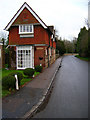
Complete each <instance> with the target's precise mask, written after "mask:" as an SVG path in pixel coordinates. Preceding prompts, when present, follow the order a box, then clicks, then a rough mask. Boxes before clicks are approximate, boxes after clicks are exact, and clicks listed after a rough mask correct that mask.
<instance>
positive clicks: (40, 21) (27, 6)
mask: <svg viewBox="0 0 90 120" xmlns="http://www.w3.org/2000/svg"><path fill="white" fill-rule="evenodd" d="M26 9H27V10H28V11H29V12H30V14H32V16H33V17H35V19H33V17H32V20H33V21H31V22H37V21H38V23H40V24H41V25H42V26H43V27H44V28H45V29H47V28H48V27H47V25H46V24H45V23H44V22H43V21H42V20H41V18H40V17H39V16H38V15H37V14H36V13H35V12H34V11H33V9H32V8H31V7H30V6H29V5H28V4H27V3H26V2H25V3H24V4H23V5H22V6H21V8H20V9H19V10H18V12H17V13H16V14H15V15H14V17H13V18H12V19H11V21H10V22H9V23H8V25H7V26H6V27H5V30H9V28H10V27H11V26H12V24H16V23H18V24H19V23H20V21H17V20H16V19H17V18H18V17H19V15H20V14H21V15H22V13H21V12H22V11H23V10H24V12H25V11H27V10H26ZM30 14H29V15H30ZM27 17H28V16H27V15H26V13H24V18H27ZM19 19H20V18H19ZM22 19H23V18H22ZM29 20H30V19H29ZM29 20H28V21H29ZM34 20H35V21H34ZM26 21H27V20H26ZM23 22H25V21H23Z"/></svg>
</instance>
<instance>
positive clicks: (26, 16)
mask: <svg viewBox="0 0 90 120" xmlns="http://www.w3.org/2000/svg"><path fill="white" fill-rule="evenodd" d="M35 23H39V22H38V20H37V19H36V18H35V17H34V16H33V15H32V14H31V13H30V12H29V10H28V9H27V8H24V10H23V11H22V12H21V13H20V15H19V16H18V17H17V19H16V20H15V21H14V23H13V24H12V25H13V26H15V25H20V24H35Z"/></svg>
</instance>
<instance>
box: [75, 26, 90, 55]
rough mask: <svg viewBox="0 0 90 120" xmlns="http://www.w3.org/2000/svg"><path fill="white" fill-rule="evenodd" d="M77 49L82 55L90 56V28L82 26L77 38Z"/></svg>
mask: <svg viewBox="0 0 90 120" xmlns="http://www.w3.org/2000/svg"><path fill="white" fill-rule="evenodd" d="M77 51H78V53H79V55H80V56H81V57H88V30H87V29H86V27H83V28H81V30H80V33H79V34H78V39H77Z"/></svg>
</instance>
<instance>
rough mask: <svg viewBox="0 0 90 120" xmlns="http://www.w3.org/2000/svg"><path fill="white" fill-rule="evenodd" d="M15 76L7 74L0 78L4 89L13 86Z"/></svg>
mask: <svg viewBox="0 0 90 120" xmlns="http://www.w3.org/2000/svg"><path fill="white" fill-rule="evenodd" d="M15 83H16V80H15V77H14V76H11V75H8V76H5V77H3V78H2V86H3V88H4V89H9V88H15Z"/></svg>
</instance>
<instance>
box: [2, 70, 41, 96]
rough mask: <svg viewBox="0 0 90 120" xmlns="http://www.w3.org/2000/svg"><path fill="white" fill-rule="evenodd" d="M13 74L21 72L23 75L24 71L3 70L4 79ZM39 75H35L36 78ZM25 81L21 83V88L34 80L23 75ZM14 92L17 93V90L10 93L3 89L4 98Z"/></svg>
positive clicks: (37, 73) (36, 73)
mask: <svg viewBox="0 0 90 120" xmlns="http://www.w3.org/2000/svg"><path fill="white" fill-rule="evenodd" d="M13 72H21V73H22V74H23V70H6V69H2V77H5V76H7V75H9V74H10V73H13ZM37 75H39V72H35V73H34V77H35V76H37ZM23 77H24V78H23V79H22V80H21V83H20V87H22V86H24V85H25V84H26V83H28V82H29V81H31V80H32V78H28V77H27V76H26V75H24V74H23ZM12 92H15V90H14V89H13V90H12V91H9V90H5V89H2V97H5V96H7V95H9V94H11V93H12Z"/></svg>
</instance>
